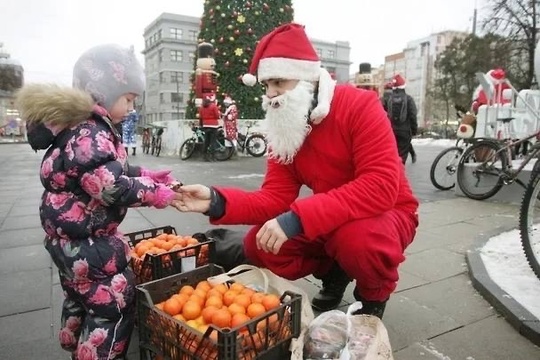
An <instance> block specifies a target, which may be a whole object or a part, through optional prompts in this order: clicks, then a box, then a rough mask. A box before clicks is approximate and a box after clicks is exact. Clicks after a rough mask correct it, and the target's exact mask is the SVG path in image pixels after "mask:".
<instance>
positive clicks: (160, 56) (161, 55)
mask: <svg viewBox="0 0 540 360" xmlns="http://www.w3.org/2000/svg"><path fill="white" fill-rule="evenodd" d="M158 61H159V62H163V49H161V50H159V59H158Z"/></svg>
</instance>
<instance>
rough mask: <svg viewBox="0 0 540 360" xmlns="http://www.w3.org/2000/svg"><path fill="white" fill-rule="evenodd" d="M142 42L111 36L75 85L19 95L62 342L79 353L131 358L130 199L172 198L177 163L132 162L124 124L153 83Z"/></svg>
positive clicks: (156, 201)
mask: <svg viewBox="0 0 540 360" xmlns="http://www.w3.org/2000/svg"><path fill="white" fill-rule="evenodd" d="M143 75H144V74H143V69H142V67H141V65H140V64H139V63H138V62H137V60H136V58H135V54H134V53H133V51H132V50H128V49H124V48H122V47H119V46H116V45H101V46H97V47H94V48H91V49H90V50H88V51H87V52H85V53H84V54H83V55H82V56H81V57H80V58H79V60H78V61H77V63H76V64H75V67H74V71H73V86H74V88H69V87H66V88H63V87H60V86H55V85H28V86H25V87H23V88H22V89H21V90H20V92H19V93H18V95H17V103H18V106H19V109H20V113H21V116H22V118H23V119H25V120H26V122H27V128H28V129H27V130H28V141H29V143H30V145H31V146H32V148H33V149H34V150H36V151H37V150H47V152H46V153H45V156H44V157H43V161H42V163H41V170H40V177H41V183H42V184H43V187H44V188H45V191H44V193H43V195H42V201H41V206H40V217H41V223H42V226H43V228H44V230H45V232H46V234H47V235H46V237H45V241H44V242H45V248H46V249H47V251H48V252H49V253H50V255H51V257H52V260H53V261H54V263H55V264H56V266H57V267H58V270H59V274H60V282H61V285H62V288H63V290H64V294H65V300H64V305H63V309H62V324H61V325H62V327H61V330H60V344H61V346H62V347H63V348H64V349H65V350H67V351H70V352H71V353H72V358H73V359H124V358H125V354H126V352H127V350H128V346H129V340H130V337H131V332H132V330H133V325H134V316H135V291H134V286H135V282H134V277H133V274H132V272H131V270H130V269H129V268H128V260H129V254H128V250H129V247H128V245H127V244H126V242H125V241H124V239H123V237H122V234H121V233H120V232H119V231H118V226H119V225H120V223H121V222H122V220H123V219H124V217H125V216H126V212H127V208H128V207H137V206H153V207H156V208H159V209H161V208H165V207H166V206H168V205H169V204H170V203H171V200H172V198H173V196H174V192H173V190H171V189H170V188H169V186H168V185H170V184H171V183H172V182H174V179H173V178H172V177H171V176H170V175H169V173H170V171H160V172H152V171H150V170H147V169H141V168H138V167H135V166H130V165H129V164H128V163H127V154H126V151H125V150H124V147H123V145H122V143H121V140H120V134H119V133H118V131H117V130H116V128H115V124H118V123H120V121H122V118H124V117H125V116H126V115H127V114H128V112H129V111H130V110H132V109H133V101H134V99H135V98H136V97H137V96H138V95H141V94H142V92H143V90H144V77H143Z"/></svg>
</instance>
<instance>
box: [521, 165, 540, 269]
mask: <svg viewBox="0 0 540 360" xmlns="http://www.w3.org/2000/svg"><path fill="white" fill-rule="evenodd" d="M539 193H540V161H537V162H536V163H535V164H534V167H533V171H532V172H531V177H530V180H529V183H528V184H527V187H526V189H525V192H524V193H523V198H522V200H521V206H520V209H519V234H520V238H521V247H522V248H523V251H524V252H525V258H526V259H527V262H528V263H529V266H530V267H531V269H532V270H533V272H534V274H535V275H536V277H537V278H538V279H540V236H539V235H538V234H537V230H539V229H540V227H539V217H538V215H535V209H536V207H538V206H540V203H539V201H540V195H539ZM535 221H536V222H535Z"/></svg>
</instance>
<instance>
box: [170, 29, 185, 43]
mask: <svg viewBox="0 0 540 360" xmlns="http://www.w3.org/2000/svg"><path fill="white" fill-rule="evenodd" d="M170 30H171V37H172V38H173V39H177V40H180V39H182V29H178V28H171V29H170Z"/></svg>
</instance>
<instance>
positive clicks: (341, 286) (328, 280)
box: [311, 263, 351, 311]
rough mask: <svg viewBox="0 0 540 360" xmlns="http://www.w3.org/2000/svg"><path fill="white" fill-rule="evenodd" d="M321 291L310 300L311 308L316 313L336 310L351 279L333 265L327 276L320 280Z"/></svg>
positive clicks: (338, 267)
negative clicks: (321, 283)
mask: <svg viewBox="0 0 540 360" xmlns="http://www.w3.org/2000/svg"><path fill="white" fill-rule="evenodd" d="M321 280H322V282H323V285H322V289H321V290H320V291H319V293H318V294H317V295H315V296H314V297H313V299H312V300H311V306H312V307H313V308H314V309H315V310H318V311H329V310H333V309H335V308H337V307H338V306H339V304H340V303H341V300H342V299H343V294H344V293H345V289H347V285H349V283H350V282H351V279H349V277H348V276H347V274H345V272H344V271H343V269H341V267H340V266H339V265H338V264H337V263H334V265H333V266H332V268H331V269H330V271H329V272H328V274H326V275H324V276H323V277H322V278H321Z"/></svg>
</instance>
